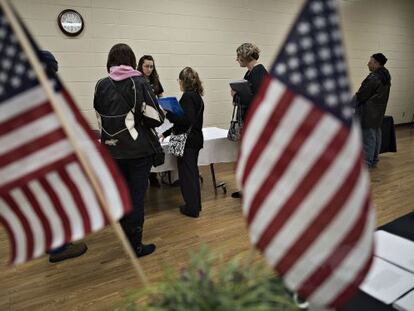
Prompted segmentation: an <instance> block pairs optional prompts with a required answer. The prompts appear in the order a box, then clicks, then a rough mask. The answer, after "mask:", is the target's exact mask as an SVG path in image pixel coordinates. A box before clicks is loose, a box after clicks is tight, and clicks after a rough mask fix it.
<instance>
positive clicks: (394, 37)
mask: <svg viewBox="0 0 414 311" xmlns="http://www.w3.org/2000/svg"><path fill="white" fill-rule="evenodd" d="M12 2H13V3H14V4H15V6H16V8H17V10H18V12H19V13H20V15H21V17H22V18H23V20H24V21H25V22H26V24H27V25H28V27H29V29H30V30H31V32H32V33H33V35H34V37H35V38H36V40H37V41H38V43H39V45H40V46H41V48H43V49H47V50H50V51H51V52H52V53H53V54H54V55H55V56H56V58H57V59H58V61H59V66H60V67H59V72H60V76H61V78H62V79H63V81H64V82H65V84H66V85H67V87H68V88H69V90H70V91H71V93H72V94H73V96H74V97H75V100H76V102H77V104H78V105H79V107H80V109H81V110H82V112H83V113H84V115H85V116H86V117H87V119H88V121H89V123H90V124H91V125H92V126H93V127H96V120H95V114H94V112H93V91H94V85H95V83H96V81H97V80H98V79H99V78H101V77H103V76H105V75H106V67H105V65H106V57H107V53H108V51H109V49H110V48H111V46H112V45H113V44H115V43H118V42H124V43H127V44H129V45H130V46H131V47H132V48H133V50H134V51H135V53H136V56H137V60H138V58H139V57H140V56H141V55H143V54H152V55H153V56H154V58H155V61H156V66H157V69H158V72H159V74H160V77H161V82H162V83H163V85H164V89H165V94H166V95H175V96H179V95H180V92H179V89H178V85H177V81H176V79H177V77H178V73H179V71H180V70H181V69H182V68H183V67H184V66H191V67H194V68H195V69H196V70H197V71H198V72H199V74H200V77H201V79H202V80H203V82H204V86H205V89H206V95H205V103H206V110H205V126H219V127H228V123H229V119H230V117H231V110H232V106H231V98H230V95H229V94H230V91H229V87H228V81H229V80H232V79H240V78H242V77H243V74H244V72H245V70H244V69H241V68H239V67H238V64H237V63H236V61H235V49H236V48H237V46H238V45H239V44H240V43H243V42H255V43H256V44H257V45H258V46H259V47H260V48H261V50H262V54H261V59H260V61H261V62H262V63H263V64H264V65H265V66H266V67H269V66H270V64H271V61H272V59H273V57H274V56H275V54H276V53H277V50H278V48H279V47H280V45H281V43H282V41H283V39H284V37H285V35H286V32H287V31H288V29H289V26H290V25H291V23H292V22H293V20H294V17H295V15H296V14H297V12H298V10H299V8H300V6H301V4H302V2H303V1H302V0H256V1H251V0H152V1H148V0H146V1H143V0H118V1H113V0H13V1H12ZM339 3H340V7H341V9H342V10H341V14H342V17H343V27H344V30H345V40H346V41H345V44H346V48H347V55H348V63H349V69H350V74H351V80H352V85H353V90H354V91H356V90H357V88H358V87H359V84H360V82H361V81H362V79H363V78H364V77H365V76H366V75H367V73H368V70H367V67H366V63H367V62H368V59H369V56H370V55H371V54H373V53H375V52H379V51H381V52H383V53H384V54H385V55H386V56H387V57H388V59H389V61H388V64H387V67H388V68H389V69H390V71H391V74H392V78H393V80H392V89H391V98H390V101H389V104H388V109H387V114H391V115H393V116H394V119H395V122H396V123H403V122H409V121H411V120H412V118H413V115H414V74H413V72H414V62H413V61H412V57H413V55H414V41H413V39H412V38H413V30H414V1H412V0H342V1H339ZM68 8H72V9H75V10H77V11H78V12H80V13H81V14H82V16H83V18H84V21H85V29H84V31H83V33H82V34H81V35H80V36H78V37H76V38H69V37H66V36H65V35H63V33H62V32H61V31H60V29H59V27H58V25H57V16H58V15H59V13H60V12H61V11H62V10H64V9H68Z"/></svg>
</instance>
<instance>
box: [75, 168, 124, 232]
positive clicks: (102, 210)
mask: <svg viewBox="0 0 414 311" xmlns="http://www.w3.org/2000/svg"><path fill="white" fill-rule="evenodd" d="M79 169H80V170H81V171H82V173H83V175H84V176H85V178H86V179H87V180H88V181H89V178H88V175H87V174H86V171H85V169H84V168H83V167H82V166H81V165H79ZM122 178H123V177H122ZM122 180H123V179H122ZM91 187H92V184H91ZM92 189H93V187H92ZM93 194H94V196H95V200H96V202H98V205H99V208H100V211H101V214H102V217H103V219H104V226H107V225H109V224H110V223H111V221H110V220H109V218H108V216H107V215H106V212H105V210H104V209H103V208H102V204H101V202H100V201H99V199H98V195H97V194H96V191H95V189H93ZM128 195H129V192H128Z"/></svg>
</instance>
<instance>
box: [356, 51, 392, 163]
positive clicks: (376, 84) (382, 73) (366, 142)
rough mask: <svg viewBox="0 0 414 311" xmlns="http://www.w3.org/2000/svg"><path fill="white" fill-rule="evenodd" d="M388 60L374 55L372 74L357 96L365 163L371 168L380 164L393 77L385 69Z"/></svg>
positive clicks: (369, 63) (363, 82) (372, 58)
mask: <svg viewBox="0 0 414 311" xmlns="http://www.w3.org/2000/svg"><path fill="white" fill-rule="evenodd" d="M386 62H387V58H386V57H385V56H384V54H382V53H376V54H373V55H372V56H371V58H370V60H369V62H368V69H369V71H370V72H371V73H370V74H369V75H368V76H367V77H366V78H365V80H364V81H362V84H361V86H360V88H359V90H358V92H357V93H356V94H355V99H356V112H357V115H358V116H359V118H360V121H361V127H362V141H363V148H364V152H365V162H366V164H367V166H368V167H369V168H373V167H375V166H376V165H377V163H378V160H379V159H378V154H379V151H380V148H381V125H382V120H383V118H384V114H385V110H386V108H387V102H388V97H389V94H390V88H391V76H390V73H389V72H388V70H387V69H386V68H385V67H384V65H385V63H386Z"/></svg>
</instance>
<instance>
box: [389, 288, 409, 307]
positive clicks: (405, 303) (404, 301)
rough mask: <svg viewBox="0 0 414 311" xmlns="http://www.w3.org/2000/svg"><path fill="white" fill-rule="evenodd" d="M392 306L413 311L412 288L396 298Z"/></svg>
mask: <svg viewBox="0 0 414 311" xmlns="http://www.w3.org/2000/svg"><path fill="white" fill-rule="evenodd" d="M392 306H393V307H394V308H395V309H397V310H399V311H414V290H412V291H411V292H409V293H408V294H407V295H405V296H404V297H402V298H400V299H398V300H397V301H396V302H394V303H393V304H392Z"/></svg>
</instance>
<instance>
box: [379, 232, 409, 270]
mask: <svg viewBox="0 0 414 311" xmlns="http://www.w3.org/2000/svg"><path fill="white" fill-rule="evenodd" d="M375 255H376V256H378V257H381V258H382V259H385V260H387V261H389V262H392V263H393V264H395V265H397V266H399V267H401V268H403V269H406V270H408V271H411V272H412V273H414V242H412V241H410V240H407V239H404V238H402V237H399V236H397V235H394V234H391V233H388V232H386V231H383V230H379V231H376V232H375Z"/></svg>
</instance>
